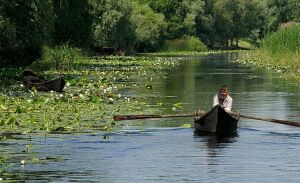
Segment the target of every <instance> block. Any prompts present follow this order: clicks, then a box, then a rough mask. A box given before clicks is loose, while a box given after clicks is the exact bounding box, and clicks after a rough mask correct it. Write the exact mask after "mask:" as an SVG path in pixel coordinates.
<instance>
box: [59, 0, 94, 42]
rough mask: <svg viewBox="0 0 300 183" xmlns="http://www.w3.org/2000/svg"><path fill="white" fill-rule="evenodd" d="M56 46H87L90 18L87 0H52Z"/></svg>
mask: <svg viewBox="0 0 300 183" xmlns="http://www.w3.org/2000/svg"><path fill="white" fill-rule="evenodd" d="M53 5H54V14H55V26H54V41H55V43H56V44H64V43H69V44H71V45H74V46H86V47H88V46H89V42H90V34H91V17H90V15H89V4H88V0H53Z"/></svg>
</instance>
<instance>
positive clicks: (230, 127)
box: [194, 105, 239, 136]
mask: <svg viewBox="0 0 300 183" xmlns="http://www.w3.org/2000/svg"><path fill="white" fill-rule="evenodd" d="M238 120H239V116H235V115H232V114H230V113H227V112H226V111H225V110H224V109H223V108H222V107H221V106H220V105H216V106H214V107H213V108H212V109H211V110H210V111H208V112H207V113H205V114H204V115H202V116H199V117H195V119H194V122H195V135H209V134H215V135H217V136H232V135H236V134H237V122H238Z"/></svg>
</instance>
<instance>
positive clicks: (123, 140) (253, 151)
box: [0, 53, 300, 183]
mask: <svg viewBox="0 0 300 183" xmlns="http://www.w3.org/2000/svg"><path fill="white" fill-rule="evenodd" d="M237 57H238V54H237V53H223V54H215V55H207V56H199V57H186V58H185V59H183V60H182V63H181V64H180V65H179V66H177V67H176V68H172V69H169V70H165V71H164V72H165V75H164V77H163V78H161V79H160V80H158V81H155V82H156V85H155V86H153V89H151V90H145V91H143V92H144V93H143V95H144V96H145V97H146V98H147V100H148V102H150V103H151V102H152V103H153V106H154V104H157V103H161V104H162V105H161V108H162V110H163V111H164V112H165V113H171V112H174V108H172V107H170V106H172V104H175V106H177V109H176V110H178V111H177V112H178V113H179V112H182V113H185V112H190V111H194V110H196V109H202V110H208V109H209V108H210V107H211V104H212V97H213V95H214V94H216V92H217V91H218V89H219V87H220V86H221V85H222V84H227V85H228V86H229V87H230V95H231V96H232V98H233V100H234V102H233V103H234V104H233V111H239V112H240V113H242V114H247V115H253V116H263V117H272V118H276V119H286V120H295V121H300V105H299V102H300V88H299V87H297V84H296V83H289V82H288V81H287V80H284V79H282V78H280V75H278V74H276V73H271V72H269V71H266V70H264V69H252V68H251V67H248V66H245V65H241V64H238V63H235V62H232V61H233V60H236V59H237ZM139 92H140V91H126V92H125V91H124V93H123V95H125V96H126V95H131V96H132V95H137V96H138V95H141V94H140V93H139ZM178 105H180V106H181V107H178ZM135 124H139V125H135ZM140 124H143V125H140ZM182 124H193V121H192V119H191V118H176V119H175V118H174V119H156V120H155V119H152V120H145V121H144V122H143V123H136V122H135V121H127V122H124V126H123V127H121V128H119V129H117V130H115V131H113V132H111V133H110V134H109V138H108V139H103V135H104V133H103V132H94V133H87V134H71V135H70V134H67V135H64V134H52V135H48V136H47V137H46V138H45V137H44V136H32V137H31V138H30V141H28V140H29V139H28V137H23V136H20V138H18V139H8V140H6V141H2V142H1V143H0V147H1V150H2V151H13V152H17V153H16V160H15V164H14V165H13V166H12V167H11V168H10V170H9V172H11V173H14V175H16V176H14V177H13V178H12V179H15V180H17V181H20V182H22V181H24V182H106V183H122V182H124V183H125V182H139V183H140V182H143V183H146V182H184V183H188V182H207V183H210V182H211V183H215V182H222V183H226V182H244V183H245V182H249V183H250V182H251V183H252V182H264V183H267V182H290V183H292V182H294V183H298V182H299V181H300V175H299V173H300V156H299V155H298V152H300V130H299V128H297V127H291V126H286V125H280V124H275V123H270V122H263V121H255V120H250V119H242V118H241V119H240V121H239V124H238V135H237V136H235V137H228V138H222V139H220V138H216V137H214V136H204V137H197V136H194V133H193V128H183V127H180V126H181V125H182ZM29 144H30V145H29ZM26 149H27V150H28V151H31V152H34V154H35V156H36V157H37V158H39V159H41V158H42V157H43V158H44V159H45V160H47V159H51V157H56V158H55V161H45V162H43V163H30V164H26V163H25V164H22V163H20V162H21V160H22V154H24V153H26ZM57 157H62V159H59V158H57Z"/></svg>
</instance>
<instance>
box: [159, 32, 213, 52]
mask: <svg viewBox="0 0 300 183" xmlns="http://www.w3.org/2000/svg"><path fill="white" fill-rule="evenodd" d="M183 51H194V52H201V51H207V47H206V46H205V44H204V43H203V42H202V41H201V40H200V39H199V38H197V37H193V36H186V37H184V38H181V39H175V40H169V41H166V42H165V43H164V45H163V46H162V47H161V48H160V52H183Z"/></svg>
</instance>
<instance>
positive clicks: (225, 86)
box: [219, 85, 229, 99]
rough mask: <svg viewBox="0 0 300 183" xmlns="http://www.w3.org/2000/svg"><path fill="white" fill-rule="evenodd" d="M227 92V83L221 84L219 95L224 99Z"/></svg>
mask: <svg viewBox="0 0 300 183" xmlns="http://www.w3.org/2000/svg"><path fill="white" fill-rule="evenodd" d="M228 94H229V88H228V86H227V85H222V86H221V89H220V93H219V97H220V98H221V99H225V98H226V97H227V95H228Z"/></svg>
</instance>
